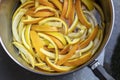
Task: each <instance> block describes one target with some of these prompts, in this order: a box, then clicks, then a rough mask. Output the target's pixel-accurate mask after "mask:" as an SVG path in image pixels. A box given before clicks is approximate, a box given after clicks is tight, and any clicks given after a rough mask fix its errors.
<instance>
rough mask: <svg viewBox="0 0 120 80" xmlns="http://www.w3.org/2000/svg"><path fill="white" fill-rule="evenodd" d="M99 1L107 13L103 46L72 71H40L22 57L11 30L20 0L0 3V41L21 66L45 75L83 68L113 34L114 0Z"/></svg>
mask: <svg viewBox="0 0 120 80" xmlns="http://www.w3.org/2000/svg"><path fill="white" fill-rule="evenodd" d="M97 1H98V3H99V4H100V5H101V7H102V9H103V11H104V15H105V24H106V27H105V31H104V38H103V41H102V44H101V46H100V47H99V49H98V50H97V52H96V53H95V55H94V56H93V57H92V58H91V59H90V60H89V61H88V62H87V63H86V64H84V65H82V66H80V67H78V68H76V69H74V70H72V71H70V72H64V73H47V72H43V71H38V70H35V69H32V68H31V67H30V66H29V65H28V64H27V63H26V62H25V61H23V59H21V58H20V57H19V56H18V55H19V54H18V51H17V50H16V49H15V48H14V46H13V45H12V32H11V27H12V26H11V22H12V14H13V12H14V10H15V8H16V6H17V5H18V3H19V0H2V1H1V3H0V42H1V44H2V46H3V48H4V49H5V51H6V53H7V54H8V55H9V56H10V57H11V58H12V59H13V60H14V61H15V62H16V63H17V64H19V65H20V66H22V67H24V68H25V69H27V70H29V71H32V72H35V73H38V74H43V75H52V76H53V75H61V74H66V73H71V72H74V71H76V70H79V69H81V68H82V67H84V66H86V65H88V64H89V63H90V62H92V61H93V60H94V59H95V58H96V57H97V56H98V55H99V54H100V52H101V50H102V49H103V48H104V47H105V45H106V43H107V42H108V40H109V37H110V35H111V31H112V28H113V22H114V10H113V5H112V0H97Z"/></svg>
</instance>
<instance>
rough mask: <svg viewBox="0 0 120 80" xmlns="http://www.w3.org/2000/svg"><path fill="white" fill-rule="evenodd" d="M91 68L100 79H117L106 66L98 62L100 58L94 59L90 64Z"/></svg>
mask: <svg viewBox="0 0 120 80" xmlns="http://www.w3.org/2000/svg"><path fill="white" fill-rule="evenodd" d="M89 68H90V69H92V71H93V72H94V74H95V75H96V76H97V77H98V78H99V79H100V80H115V79H114V78H113V77H112V76H111V75H110V74H108V73H107V72H106V70H105V69H104V67H103V66H102V65H101V64H100V63H99V62H98V60H94V61H93V62H92V63H91V64H90V65H89Z"/></svg>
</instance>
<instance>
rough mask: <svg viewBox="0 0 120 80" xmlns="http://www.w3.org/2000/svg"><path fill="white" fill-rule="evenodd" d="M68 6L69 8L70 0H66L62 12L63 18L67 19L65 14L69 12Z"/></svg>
mask: <svg viewBox="0 0 120 80" xmlns="http://www.w3.org/2000/svg"><path fill="white" fill-rule="evenodd" d="M67 8H68V0H64V4H63V10H62V13H61V19H65V15H66V13H67Z"/></svg>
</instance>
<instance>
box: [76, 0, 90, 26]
mask: <svg viewBox="0 0 120 80" xmlns="http://www.w3.org/2000/svg"><path fill="white" fill-rule="evenodd" d="M75 8H76V12H77V15H78V19H79V21H80V22H81V23H82V24H83V25H85V26H86V27H87V28H90V27H91V24H90V23H89V22H88V21H87V19H86V17H85V15H84V14H83V11H82V7H81V0H76V2H75Z"/></svg>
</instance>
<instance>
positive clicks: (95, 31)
mask: <svg viewBox="0 0 120 80" xmlns="http://www.w3.org/2000/svg"><path fill="white" fill-rule="evenodd" d="M97 32H98V26H96V27H95V28H94V29H93V31H92V33H91V34H90V35H89V37H88V38H87V39H86V40H85V41H83V42H82V43H81V44H80V45H79V48H81V49H82V48H84V47H86V46H87V45H88V44H89V43H90V41H92V40H94V38H95V37H96V35H97Z"/></svg>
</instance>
